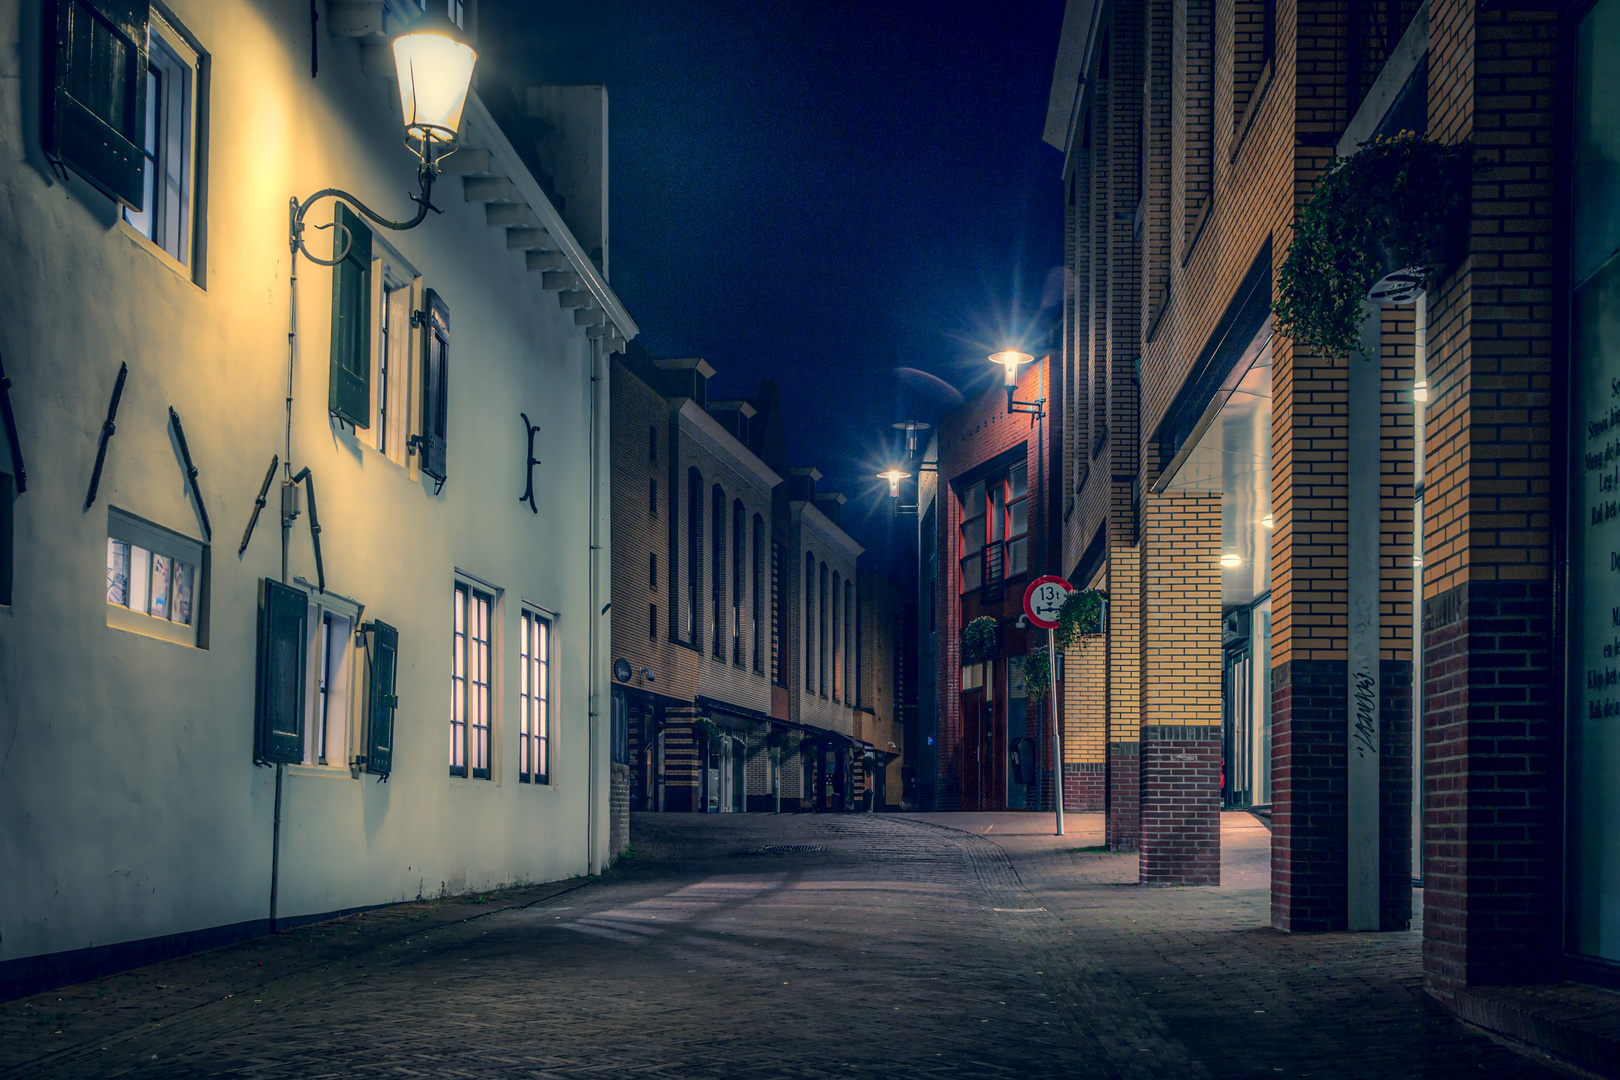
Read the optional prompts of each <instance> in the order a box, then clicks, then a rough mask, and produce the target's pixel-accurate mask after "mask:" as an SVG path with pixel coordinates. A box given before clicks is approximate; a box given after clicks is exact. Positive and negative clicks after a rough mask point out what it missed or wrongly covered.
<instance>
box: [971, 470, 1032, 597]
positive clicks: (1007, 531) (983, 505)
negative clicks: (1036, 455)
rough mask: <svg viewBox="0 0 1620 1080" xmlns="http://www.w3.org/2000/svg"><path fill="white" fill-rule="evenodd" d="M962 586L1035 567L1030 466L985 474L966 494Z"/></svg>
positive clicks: (982, 582)
mask: <svg viewBox="0 0 1620 1080" xmlns="http://www.w3.org/2000/svg"><path fill="white" fill-rule="evenodd" d="M961 565H962V591H963V592H972V591H973V590H974V589H977V588H979V587H980V586H981V585H986V584H991V583H996V584H998V585H999V583H1000V581H1001V579H1003V578H1009V577H1015V576H1017V575H1019V574H1023V573H1027V572H1028V570H1029V466H1028V465H1027V464H1026V463H1025V462H1022V461H1021V462H1019V463H1018V464H1016V465H1013V466H1012V467H1011V468H1009V469H1008V470H1007V471H1006V472H1004V473H1002V474H1000V475H999V476H996V477H992V478H990V479H988V480H981V481H979V482H978V483H976V484H974V485H973V486H972V487H970V488H968V490H967V493H966V494H965V495H964V496H963V497H962V564H961Z"/></svg>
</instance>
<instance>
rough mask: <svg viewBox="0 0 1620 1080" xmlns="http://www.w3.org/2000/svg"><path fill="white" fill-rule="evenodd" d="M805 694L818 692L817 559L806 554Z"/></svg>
mask: <svg viewBox="0 0 1620 1080" xmlns="http://www.w3.org/2000/svg"><path fill="white" fill-rule="evenodd" d="M804 692H805V693H807V694H813V693H815V692H816V557H815V555H813V554H812V553H810V552H808V551H807V552H805V553H804Z"/></svg>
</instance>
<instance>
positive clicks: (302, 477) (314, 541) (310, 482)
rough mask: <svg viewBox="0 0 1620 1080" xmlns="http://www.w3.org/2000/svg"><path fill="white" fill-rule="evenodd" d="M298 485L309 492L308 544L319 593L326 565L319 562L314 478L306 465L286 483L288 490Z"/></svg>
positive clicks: (318, 519) (287, 523)
mask: <svg viewBox="0 0 1620 1080" xmlns="http://www.w3.org/2000/svg"><path fill="white" fill-rule="evenodd" d="M298 484H303V485H304V489H305V490H306V491H308V492H309V542H310V544H311V545H312V546H313V547H314V548H315V583H316V584H317V585H318V586H319V587H320V590H321V592H325V591H326V564H325V563H324V562H322V561H321V517H320V514H318V513H317V512H316V510H315V477H314V476H313V475H312V474H311V473H310V471H309V466H308V465H305V466H304V467H303V468H302V469H300V470H298V471H297V472H295V473H293V477H292V479H291V480H289V481H287V486H288V487H289V488H290V487H295V486H297V485H298ZM282 524H283V525H289V524H291V521H290V520H289V521H284V522H283V523H282Z"/></svg>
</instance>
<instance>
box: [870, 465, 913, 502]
mask: <svg viewBox="0 0 1620 1080" xmlns="http://www.w3.org/2000/svg"><path fill="white" fill-rule="evenodd" d="M910 475H911V474H910V473H908V472H901V471H900V470H899V469H886V470H884V471H883V472H880V473H878V474H877V478H878V479H879V480H887V481H888V482H889V498H891V499H898V498H899V497H900V481H902V480H904V479H906V478H907V477H909V476H910Z"/></svg>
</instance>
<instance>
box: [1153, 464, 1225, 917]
mask: <svg viewBox="0 0 1620 1080" xmlns="http://www.w3.org/2000/svg"><path fill="white" fill-rule="evenodd" d="M1141 551H1142V607H1141V613H1140V618H1141V626H1142V631H1141V655H1142V666H1141V686H1142V690H1141V756H1140V759H1139V761H1140V765H1139V768H1140V776H1139V783H1140V788H1141V807H1140V812H1141V822H1142V824H1141V841H1140V842H1141V852H1142V860H1141V880H1142V883H1143V884H1145V885H1219V884H1220V882H1221V828H1220V807H1221V774H1220V769H1221V568H1220V557H1221V496H1219V495H1178V496H1165V495H1152V494H1148V495H1145V496H1143V499H1142V544H1141Z"/></svg>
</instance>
